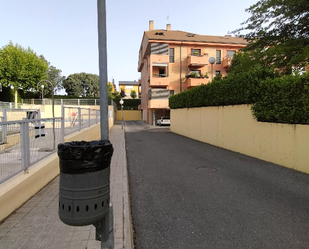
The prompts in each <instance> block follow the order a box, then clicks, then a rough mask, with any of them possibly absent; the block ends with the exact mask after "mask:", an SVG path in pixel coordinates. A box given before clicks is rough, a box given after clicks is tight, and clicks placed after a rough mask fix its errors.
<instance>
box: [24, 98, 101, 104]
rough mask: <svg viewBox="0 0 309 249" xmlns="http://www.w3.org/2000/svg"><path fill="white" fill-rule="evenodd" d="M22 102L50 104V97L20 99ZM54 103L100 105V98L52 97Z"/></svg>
mask: <svg viewBox="0 0 309 249" xmlns="http://www.w3.org/2000/svg"><path fill="white" fill-rule="evenodd" d="M21 102H22V104H29V105H43V104H44V105H51V104H52V99H50V98H48V99H47V98H44V99H22V100H21ZM54 104H55V105H77V106H80V105H100V99H54Z"/></svg>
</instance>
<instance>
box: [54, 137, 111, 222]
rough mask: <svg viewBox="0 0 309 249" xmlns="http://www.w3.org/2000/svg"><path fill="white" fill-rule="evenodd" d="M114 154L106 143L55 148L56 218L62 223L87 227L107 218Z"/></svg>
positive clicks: (106, 141)
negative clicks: (57, 207) (57, 179)
mask: <svg viewBox="0 0 309 249" xmlns="http://www.w3.org/2000/svg"><path fill="white" fill-rule="evenodd" d="M113 151H114V150H113V146H112V144H111V143H110V142H109V141H108V140H97V141H91V142H86V141H80V142H76V141H74V142H68V143H61V144H59V145H58V157H59V166H60V182H59V218H60V219H61V221H62V222H63V223H65V224H67V225H71V226H86V225H91V224H95V223H97V222H99V221H100V220H101V219H102V218H103V217H104V216H106V215H108V210H109V196H110V195H109V193H110V187H109V180H110V179H109V176H110V162H111V157H112V154H113Z"/></svg>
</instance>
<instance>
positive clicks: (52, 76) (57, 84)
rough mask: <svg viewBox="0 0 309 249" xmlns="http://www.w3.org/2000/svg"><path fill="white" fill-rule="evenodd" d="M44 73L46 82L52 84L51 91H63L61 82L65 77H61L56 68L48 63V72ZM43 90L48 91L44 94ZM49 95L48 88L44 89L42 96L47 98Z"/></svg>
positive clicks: (59, 71)
mask: <svg viewBox="0 0 309 249" xmlns="http://www.w3.org/2000/svg"><path fill="white" fill-rule="evenodd" d="M46 73H47V80H49V81H50V82H51V83H52V84H53V90H54V91H55V90H56V91H61V90H62V89H63V86H62V82H63V81H64V79H65V77H64V76H62V75H61V70H60V69H57V68H56V67H54V66H52V65H50V63H48V70H47V72H46ZM43 83H44V82H43ZM45 88H47V89H49V91H48V92H46V93H45ZM47 89H46V90H47ZM50 94H51V88H50V86H47V87H44V96H45V95H46V96H49V95H50Z"/></svg>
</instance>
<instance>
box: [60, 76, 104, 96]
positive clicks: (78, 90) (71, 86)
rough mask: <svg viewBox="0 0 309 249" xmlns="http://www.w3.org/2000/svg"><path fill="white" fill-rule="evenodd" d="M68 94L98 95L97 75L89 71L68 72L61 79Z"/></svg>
mask: <svg viewBox="0 0 309 249" xmlns="http://www.w3.org/2000/svg"><path fill="white" fill-rule="evenodd" d="M63 87H64V89H65V91H66V92H67V94H68V95H71V96H76V97H95V98H96V97H99V76H98V75H96V74H89V73H75V74H70V75H69V76H68V77H67V78H66V79H65V80H63Z"/></svg>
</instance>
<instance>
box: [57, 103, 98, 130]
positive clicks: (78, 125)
mask: <svg viewBox="0 0 309 249" xmlns="http://www.w3.org/2000/svg"><path fill="white" fill-rule="evenodd" d="M62 117H63V127H64V128H65V129H64V135H68V134H70V133H72V132H75V131H80V130H81V129H84V128H86V127H90V126H91V125H93V124H97V123H98V122H100V110H94V109H89V108H80V107H66V106H63V107H62Z"/></svg>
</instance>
